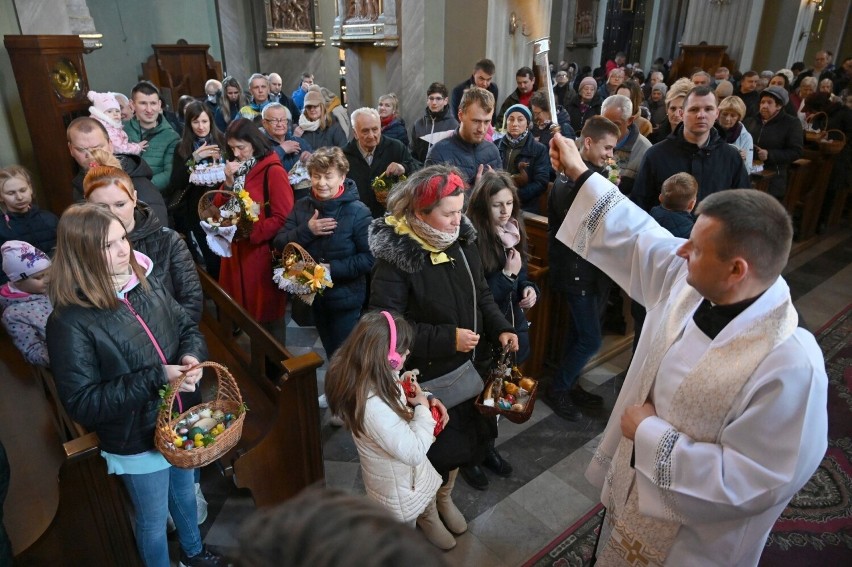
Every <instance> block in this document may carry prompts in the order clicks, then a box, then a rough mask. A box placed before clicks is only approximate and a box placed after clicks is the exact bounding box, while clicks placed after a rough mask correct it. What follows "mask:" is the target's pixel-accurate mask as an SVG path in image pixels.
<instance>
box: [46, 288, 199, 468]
mask: <svg viewBox="0 0 852 567" xmlns="http://www.w3.org/2000/svg"><path fill="white" fill-rule="evenodd" d="M148 281H149V282H150V284H151V290H150V291H148V292H145V291H144V290H143V289H142V288H141V287H140V286H136V287H135V288H133V289H132V290H130V291H129V292H128V294H127V301H128V302H129V304H130V305H132V306H133V310H135V311H136V313H138V314H139V316H140V317H141V318H142V320H143V321H145V323H146V324H147V326H148V328H149V329H150V330H151V334H152V335H153V336H154V337H155V338H156V340H157V343H158V344H159V345H160V349H161V350H162V352H163V354H164V356H165V358H166V360H167V362H168V363H169V364H180V360H181V359H182V358H183V357H184V356H185V355H192V356H194V357H195V358H197V359H198V360H200V361H204V360H206V358H207V345H206V343H205V342H204V337H203V335H202V334H201V332H200V331H199V330H198V326H197V325H196V324H195V323H193V322H192V321H191V320H190V319H189V317H188V316H187V315H186V313H185V312H184V310H183V309H180V308H179V307H178V304H177V303H176V302H175V300H174V299H172V297H171V296H170V295H169V293H168V292H166V291H165V290H164V289H163V288H162V287H161V286H160V284H159V282H158V281H157V280H156V278H150V279H149V280H148ZM47 349H48V352H49V353H50V357H51V360H53V361H54V364H53V368H52V370H53V375H54V378H55V379H56V388H57V390H58V392H59V398H60V400H61V401H62V405H63V406H64V407H65V409H66V410H67V411H68V413H69V415H70V416H71V417H72V418H73V419H74V420H75V421H78V422H80V423H81V424H82V425H84V426H85V427H87V428H88V429H91V430H93V431H94V432H95V433H97V434H98V439H99V440H100V446H101V449H103V450H104V451H107V452H109V453H115V454H118V455H135V454H137V453H142V452H145V451H150V450H152V449H153V448H154V425H155V423H156V419H157V412H158V408H159V406H160V397H159V394H158V391H159V389H160V388H161V387H163V385H165V384H166V383H167V379H166V374H165V372H164V370H163V364H162V362H161V361H160V357H159V355H158V354H157V350H156V348H155V347H154V344H153V343H152V342H151V339H150V338H149V337H148V334H147V333H146V332H145V329H144V328H143V326H142V325H141V323H140V322H139V321H138V320H137V318H136V317H135V316H134V313H133V311H131V308H130V307H129V306H128V305H126V304H120V305H119V306H118V308H116V309H95V308H85V307H81V306H77V305H71V306H62V307H57V308H56V309H54V311H53V313H52V314H51V315H50V318H49V319H48V320H47ZM56 361H63V363H62V364H59V363H57V362H56Z"/></svg>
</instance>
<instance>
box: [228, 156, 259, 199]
mask: <svg viewBox="0 0 852 567" xmlns="http://www.w3.org/2000/svg"><path fill="white" fill-rule="evenodd" d="M256 163H257V158H256V157H254V156H252V157H250V158H249V159H248V160H246V161H244V162H243V163H242V164H241V165H240V168H239V169H238V170H237V173H235V174H234V193H237V192H239V191H241V190H242V189H243V188H245V186H246V176H247V175H248V173H249V171H251V168H253V167H254V164H256Z"/></svg>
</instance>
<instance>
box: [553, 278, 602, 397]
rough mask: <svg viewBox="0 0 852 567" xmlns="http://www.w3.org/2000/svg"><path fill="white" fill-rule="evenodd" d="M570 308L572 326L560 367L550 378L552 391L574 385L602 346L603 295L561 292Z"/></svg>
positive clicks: (568, 388)
mask: <svg viewBox="0 0 852 567" xmlns="http://www.w3.org/2000/svg"><path fill="white" fill-rule="evenodd" d="M562 297H563V299H564V300H565V301H566V302H567V303H568V305H569V306H570V308H571V321H572V325H571V327H570V328H569V329H568V332H567V333H565V347H564V350H563V354H562V360H561V361H560V363H559V370H557V372H556V375H555V376H554V377H553V392H554V393H561V392H567V391H569V390H570V389H571V388H573V387H574V384H576V383H577V379H578V378H579V377H580V372H581V371H582V370H583V367H584V366H585V365H586V363H587V362H589V359H591V358H592V357H593V356H594V355H595V353H596V352H598V350H600V348H601V342H602V340H603V339H602V337H601V310H602V308H603V306H602V305H601V304H602V303H603V302H604V301H605V297H601V296H600V295H598V294H596V293H588V292H587V293H585V294H580V293H563V294H562Z"/></svg>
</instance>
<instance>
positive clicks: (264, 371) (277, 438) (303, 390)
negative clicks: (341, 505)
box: [199, 270, 324, 507]
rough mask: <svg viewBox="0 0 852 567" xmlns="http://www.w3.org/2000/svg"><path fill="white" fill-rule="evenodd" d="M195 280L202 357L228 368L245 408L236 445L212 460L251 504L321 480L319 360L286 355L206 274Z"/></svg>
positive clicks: (313, 355) (277, 498)
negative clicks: (201, 303) (205, 353)
mask: <svg viewBox="0 0 852 567" xmlns="http://www.w3.org/2000/svg"><path fill="white" fill-rule="evenodd" d="M199 277H200V278H201V287H202V289H203V291H204V296H205V309H204V314H203V317H202V321H201V328H202V331H203V332H204V335H205V337H206V338H207V345H208V348H209V350H210V359H211V360H216V361H218V362H221V363H222V364H224V365H226V366H228V368H229V369H230V371H231V373H232V374H233V375H234V378H235V379H236V380H237V383H238V384H239V387H240V391H241V393H242V396H243V399H244V401H245V402H246V404H247V405H248V408H249V411H248V413H247V414H246V420H245V425H244V426H243V436H242V438H241V439H240V442H239V443H238V444H237V446H236V447H235V448H234V449H233V450H232V451H230V452H229V453H227V454H226V455H224V456H223V457H222V458H221V459H220V463H221V465H222V467H223V470H224V472H225V474H226V476H232V477H233V478H234V483H235V484H236V485H237V486H239V487H241V488H247V489H248V490H249V491H250V492H251V494H252V498H253V499H254V502H255V504H256V505H257V506H259V507H262V506H270V505H273V504H277V503H279V502H282V501H284V500H286V499H287V498H289V497H291V496H293V495H295V494H296V493H298V492H299V491H300V490H302V489H303V488H305V487H306V486H309V485H311V484H314V483H316V482H318V481H322V479H323V478H324V469H323V460H322V441H321V437H320V416H319V406H318V404H317V382H316V369H317V368H319V367H320V366H321V365H322V363H323V361H322V359H321V358H320V357H319V355H317V354H316V353H314V352H310V353H308V354H304V355H302V356H293V355H292V354H291V353H290V352H289V351H288V350H287V349H286V348H285V347H283V346H282V345H281V344H279V343H278V341H276V340H275V339H274V338H273V337H272V335H270V334H269V333H268V332H267V331H266V330H265V329H264V328H263V327H262V326H261V325H259V324H258V323H257V322H255V321H254V319H252V317H251V316H250V315H249V314H248V313H247V312H246V311H245V309H243V308H242V307H241V306H240V305H238V304H237V303H236V302H235V301H234V300H233V299H232V298H231V297H230V296H229V295H228V294H227V293H225V292H224V291H223V290H222V288H221V287H219V285H218V284H217V283H216V282H215V281H214V280H213V279H212V278H211V277H210V276H209V275H208V274H207V273H206V272H204V271H201V270H199ZM235 326H236V327H239V328H240V329H242V335H241V336H240V337H238V338H235V337H234V336H233V330H234V327H235ZM246 342H248V344H247V345H246V344H245V343H246ZM214 379H215V377H214V374H211V375H210V376H205V380H214Z"/></svg>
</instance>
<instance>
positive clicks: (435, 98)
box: [428, 96, 446, 102]
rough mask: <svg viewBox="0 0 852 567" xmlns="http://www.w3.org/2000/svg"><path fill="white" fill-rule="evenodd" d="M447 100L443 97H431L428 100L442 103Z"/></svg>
mask: <svg viewBox="0 0 852 567" xmlns="http://www.w3.org/2000/svg"><path fill="white" fill-rule="evenodd" d="M445 98H446V97H443V96H430V97H429V98H428V100H429V102H441V101H442V100H444V99H445Z"/></svg>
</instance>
